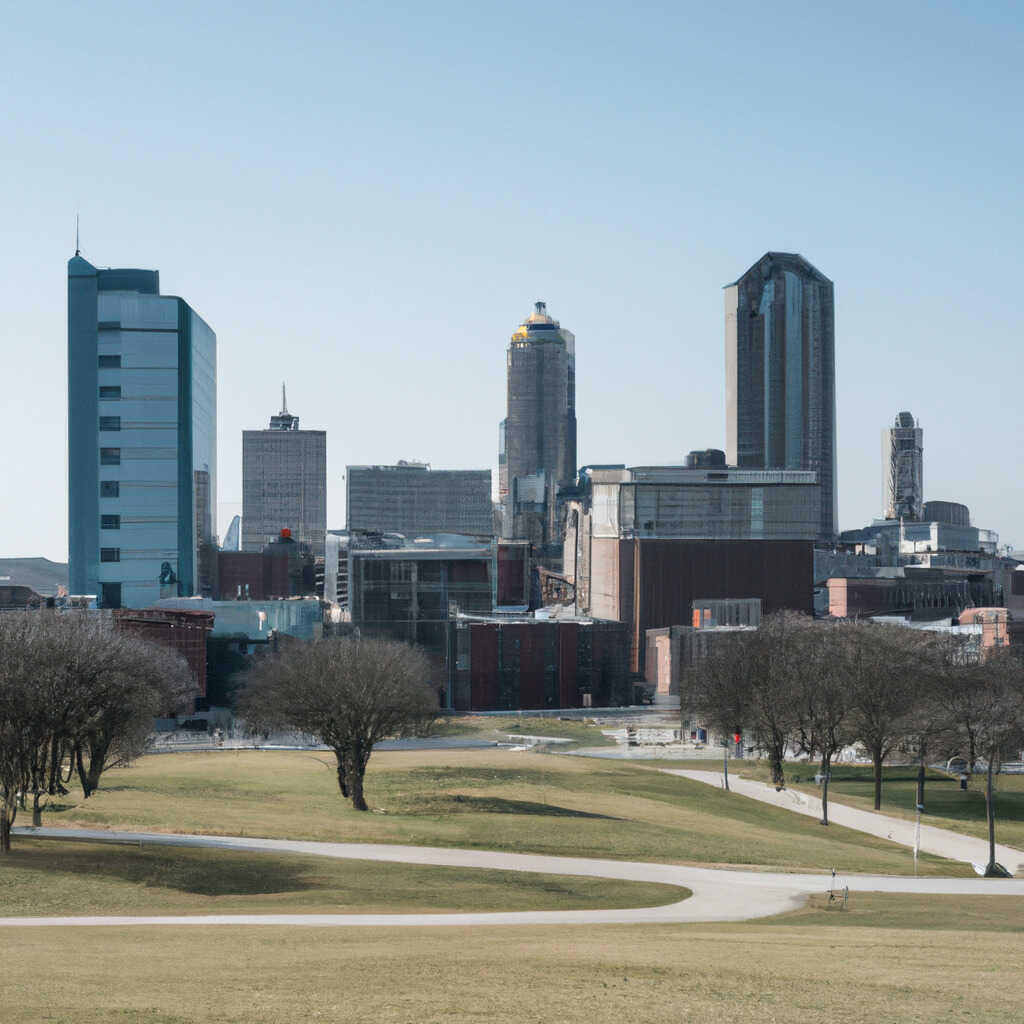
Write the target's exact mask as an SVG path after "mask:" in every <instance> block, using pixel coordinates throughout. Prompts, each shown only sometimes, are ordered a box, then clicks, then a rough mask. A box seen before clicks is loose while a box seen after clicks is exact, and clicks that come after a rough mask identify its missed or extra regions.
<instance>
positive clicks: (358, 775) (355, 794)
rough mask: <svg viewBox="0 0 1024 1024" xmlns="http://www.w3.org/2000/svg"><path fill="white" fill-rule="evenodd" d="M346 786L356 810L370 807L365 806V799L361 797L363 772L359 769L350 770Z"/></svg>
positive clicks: (366, 809) (365, 809)
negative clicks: (350, 773)
mask: <svg viewBox="0 0 1024 1024" xmlns="http://www.w3.org/2000/svg"><path fill="white" fill-rule="evenodd" d="M348 788H349V790H350V791H351V793H352V806H353V807H354V808H355V809H356V810H357V811H368V810H369V809H370V808H369V807H367V806H366V800H365V798H364V797H363V773H362V772H361V771H353V772H352V775H351V776H350V777H349V779H348Z"/></svg>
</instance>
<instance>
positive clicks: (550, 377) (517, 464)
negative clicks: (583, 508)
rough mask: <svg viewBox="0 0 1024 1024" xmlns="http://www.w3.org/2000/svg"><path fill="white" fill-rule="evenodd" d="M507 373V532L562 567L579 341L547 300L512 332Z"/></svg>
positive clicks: (503, 471) (503, 477)
mask: <svg viewBox="0 0 1024 1024" xmlns="http://www.w3.org/2000/svg"><path fill="white" fill-rule="evenodd" d="M507 372H508V393H507V413H506V417H505V419H504V420H503V421H502V423H501V426H500V429H499V446H498V449H499V450H498V501H499V504H500V505H501V506H502V508H503V515H502V537H504V538H506V539H510V540H512V539H516V540H528V541H530V542H531V543H532V544H533V545H534V548H535V550H536V552H537V554H538V555H539V557H540V558H541V559H542V560H544V561H547V562H548V563H549V564H551V565H552V566H553V567H557V563H558V562H559V561H560V559H561V543H562V532H561V523H560V514H559V504H558V491H559V488H560V487H564V486H568V485H571V484H572V482H573V480H574V478H575V475H576V339H575V337H574V336H573V334H572V332H571V331H567V330H565V329H564V328H562V327H561V326H560V325H559V323H558V321H557V320H553V319H552V318H551V317H550V316H548V313H547V307H546V306H545V304H544V303H543V302H538V303H536V304H535V306H534V311H533V313H531V314H530V315H529V316H528V317H527V318H526V319H525V320H524V321H523V322H522V323H521V324H520V325H519V328H518V329H517V330H516V332H515V333H514V334H513V335H512V338H511V340H510V342H509V347H508V356H507Z"/></svg>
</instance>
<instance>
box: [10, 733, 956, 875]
mask: <svg viewBox="0 0 1024 1024" xmlns="http://www.w3.org/2000/svg"><path fill="white" fill-rule="evenodd" d="M366 789H367V798H368V800H369V803H370V805H371V807H372V808H373V810H372V812H371V813H362V814H361V813H358V812H355V811H353V810H352V809H351V806H350V804H349V803H348V802H347V801H345V800H343V799H342V797H341V796H340V794H339V793H338V790H337V787H336V783H335V773H334V767H333V760H332V758H331V756H330V755H329V754H324V753H305V752H296V751H216V752H210V753H188V754H164V755H153V756H150V757H145V758H142V759H140V760H139V762H138V763H137V764H135V765H134V766H133V767H131V768H127V769H120V770H117V771H113V772H110V773H108V774H107V775H106V776H105V778H104V782H103V787H102V788H101V789H100V790H99V791H98V792H97V793H96V794H94V795H93V796H92V797H91V798H90V799H89V800H87V801H83V800H81V799H80V798H79V796H78V795H77V794H72V795H71V796H69V797H67V798H64V799H63V802H62V803H60V804H58V805H56V806H54V807H52V808H51V809H49V810H48V811H47V812H46V814H45V815H44V823H45V824H49V825H58V826H83V827H108V828H127V829H143V830H156V831H172V832H198V833H213V834H222V835H258V836H270V837H283V838H298V839H321V840H330V841H341V842H346V841H348V842H384V843H411V844H419V845H428V846H456V847H468V848H481V849H499V850H507V851H514V852H524V853H548V854H562V855H569V856H589V857H611V858H620V859H630V860H652V861H664V862H677V863H696V864H712V865H714V864H718V865H730V866H763V867H766V868H780V869H783V870H823V871H824V870H828V869H830V868H832V867H836V868H838V869H839V870H841V871H844V872H879V873H883V874H885V873H888V874H910V873H912V871H913V859H912V855H911V853H910V851H909V850H907V849H904V848H902V847H899V846H897V845H895V844H893V843H890V842H887V841H885V840H882V839H876V838H873V837H871V836H867V835H864V834H862V833H858V832H854V831H851V830H848V829H844V828H841V827H839V826H835V825H833V826H830V827H829V828H827V829H825V828H822V827H821V826H820V825H818V824H817V823H816V822H815V821H813V820H812V819H809V818H805V817H803V816H799V815H795V814H793V813H792V812H789V811H786V810H784V809H781V808H774V807H770V806H767V805H765V804H759V803H757V802H756V801H753V800H748V799H745V798H742V797H738V796H735V795H731V794H727V793H723V792H721V791H719V790H715V789H713V788H711V787H709V786H705V785H702V784H700V783H696V782H689V781H687V780H685V779H681V778H678V777H674V776H669V775H665V774H663V773H660V772H657V771H653V770H651V769H650V768H649V767H645V766H638V765H634V764H629V763H624V762H619V761H608V760H597V759H589V758H575V757H553V756H549V755H544V754H535V753H526V752H512V751H498V750H494V751H492V750H484V751H477V750H468V751H467V750H454V751H453V750H440V751H437V750H431V751H415V752H397V751H396V752H380V753H377V754H374V755H373V758H372V759H371V761H370V768H369V773H368V776H367V787H366ZM16 842H17V840H16ZM920 870H921V872H922V873H923V874H956V875H963V874H968V873H969V872H970V868H969V867H968V866H967V865H959V864H955V863H953V862H950V861H945V860H942V859H939V858H933V857H924V858H922V861H921V865H920Z"/></svg>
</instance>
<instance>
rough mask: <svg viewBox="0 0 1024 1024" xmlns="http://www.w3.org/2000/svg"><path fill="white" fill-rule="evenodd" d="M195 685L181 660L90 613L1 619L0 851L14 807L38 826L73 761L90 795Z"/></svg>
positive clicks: (5, 843)
mask: <svg viewBox="0 0 1024 1024" xmlns="http://www.w3.org/2000/svg"><path fill="white" fill-rule="evenodd" d="M192 687H193V683H192V680H191V676H190V675H189V672H188V668H187V666H186V665H185V663H184V661H183V660H182V659H180V658H178V657H177V655H174V654H172V653H171V652H170V651H167V650H166V649H164V648H161V647H156V646H154V645H152V644H149V643H146V642H145V641H143V640H141V639H139V638H137V637H133V636H130V635H128V634H125V633H121V632H119V631H117V630H115V629H114V628H113V625H112V623H111V622H110V621H109V620H107V619H106V618H104V617H100V616H95V615H88V614H84V613H83V614H78V613H73V614H71V613H69V614H51V613H46V612H39V613H35V612H33V613H21V612H18V613H13V612H12V613H7V614H4V615H0V807H2V812H0V850H2V851H3V852H9V850H10V829H11V826H12V825H13V823H14V820H15V816H16V815H17V812H18V809H19V808H21V809H27V804H28V801H29V800H30V799H31V802H32V822H33V824H34V825H39V824H41V816H42V810H43V806H44V804H45V800H46V798H47V796H48V795H52V794H54V793H57V792H60V791H62V790H63V784H64V782H66V781H68V780H69V777H70V768H69V765H70V763H71V762H72V761H73V760H74V761H77V763H78V765H79V774H80V776H81V781H82V789H83V792H84V794H85V795H86V796H88V795H89V794H90V793H91V792H92V791H93V790H94V789H95V788H96V786H98V785H99V778H100V775H101V773H102V772H103V770H104V768H106V767H109V766H110V765H111V764H113V763H116V761H117V760H118V759H119V758H121V757H123V756H124V755H125V754H127V753H128V752H129V751H135V752H138V750H139V749H140V738H141V737H142V736H144V735H145V734H148V733H149V731H150V730H151V728H152V722H153V717H154V715H155V714H156V713H158V712H159V711H161V710H164V709H168V708H171V707H176V706H177V704H178V702H179V701H180V699H181V698H182V696H183V695H184V694H186V693H188V692H189V691H191V689H192Z"/></svg>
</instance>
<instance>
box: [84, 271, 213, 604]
mask: <svg viewBox="0 0 1024 1024" xmlns="http://www.w3.org/2000/svg"><path fill="white" fill-rule="evenodd" d="M216 493H217V337H216V335H215V334H214V333H213V331H212V330H211V329H210V327H209V326H208V325H207V324H206V323H205V321H204V320H203V319H202V317H200V316H199V315H198V314H197V313H196V312H195V311H194V310H193V309H192V308H191V307H190V306H189V305H188V303H187V302H185V301H184V300H183V299H179V298H177V297H176V296H171V295H161V294H160V275H159V272H158V271H156V270H101V269H97V268H96V267H94V266H93V265H92V264H91V263H89V262H88V261H87V260H85V259H83V258H82V256H81V255H80V254H79V253H78V252H76V253H75V255H74V257H72V259H71V260H69V261H68V556H69V558H68V561H69V583H70V588H71V592H72V593H74V594H95V595H96V597H97V599H98V602H99V604H100V605H101V607H105V608H121V607H125V608H141V607H145V606H147V605H149V604H152V603H153V602H154V601H156V600H159V599H160V598H162V597H178V596H186V597H187V596H191V595H194V594H198V593H200V591H201V590H202V589H203V584H202V580H203V577H204V575H205V574H206V568H207V567H206V566H204V564H203V562H204V552H209V551H210V550H211V543H210V542H211V541H212V540H213V539H214V534H215V532H216Z"/></svg>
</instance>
